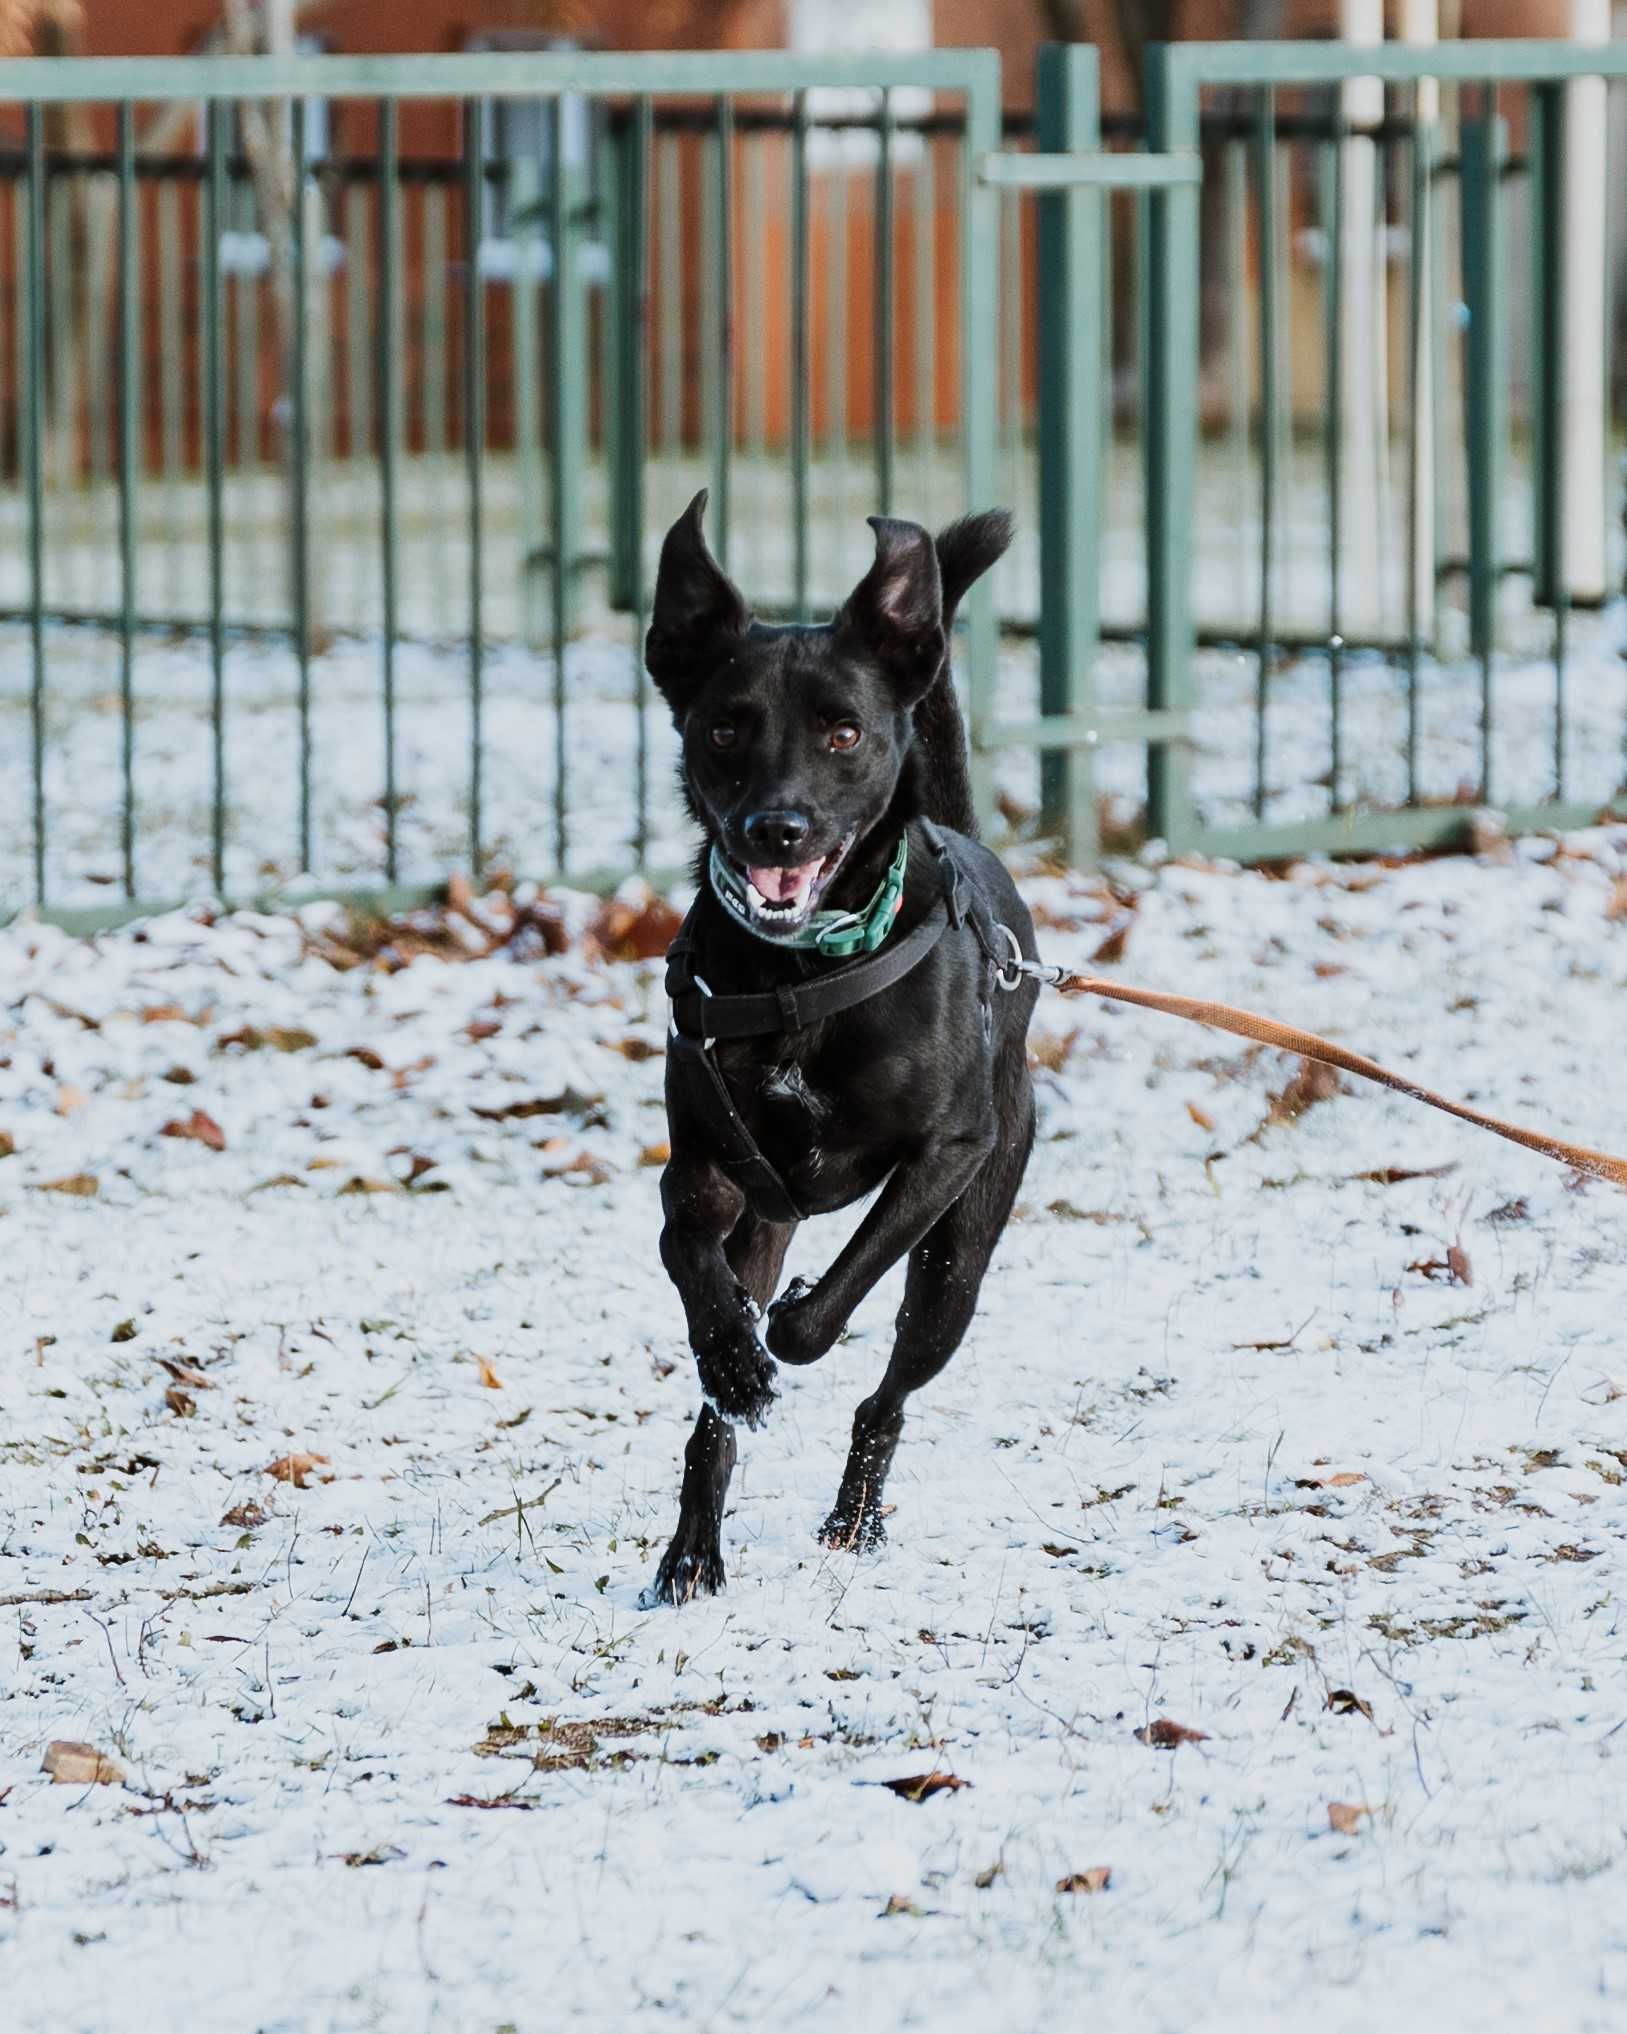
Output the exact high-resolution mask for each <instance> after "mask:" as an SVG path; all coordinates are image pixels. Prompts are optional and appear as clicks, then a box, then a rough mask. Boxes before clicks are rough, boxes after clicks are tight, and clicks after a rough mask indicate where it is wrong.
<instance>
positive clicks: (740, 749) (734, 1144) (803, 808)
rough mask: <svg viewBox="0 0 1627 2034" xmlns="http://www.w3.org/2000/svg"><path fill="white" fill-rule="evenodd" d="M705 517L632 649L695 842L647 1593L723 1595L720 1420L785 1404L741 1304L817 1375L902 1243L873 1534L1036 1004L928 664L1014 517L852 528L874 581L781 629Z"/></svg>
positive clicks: (946, 706) (674, 1074)
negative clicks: (680, 1452) (674, 1336)
mask: <svg viewBox="0 0 1627 2034" xmlns="http://www.w3.org/2000/svg"><path fill="white" fill-rule="evenodd" d="M705 506H706V496H705V494H704V493H702V494H699V495H697V496H696V497H695V500H694V501H693V502H692V503H691V504H690V506H689V509H688V511H687V512H686V513H685V514H684V515H683V516H682V517H681V518H680V519H679V520H678V522H677V523H675V524H674V525H673V527H672V529H671V530H670V531H669V532H668V535H667V538H666V542H665V544H664V546H663V547H662V552H661V566H660V574H659V577H658V579H657V583H656V589H655V603H654V607H653V610H652V616H651V627H650V631H649V637H648V640H647V643H646V650H645V654H646V661H647V663H648V666H649V670H650V674H651V676H652V677H653V678H654V680H655V682H656V684H657V686H658V687H659V688H660V690H661V692H662V694H663V696H664V697H665V699H666V700H667V703H668V704H669V705H670V706H671V708H672V713H673V718H674V720H675V721H676V723H677V726H678V730H679V733H680V735H681V736H682V739H683V781H684V790H685V794H686V796H687V798H688V801H689V805H690V809H691V811H692V812H693V813H694V816H695V818H696V819H697V821H698V822H699V823H700V826H701V827H702V829H703V831H704V833H705V837H706V844H705V847H704V849H703V851H702V858H701V862H700V866H699V880H700V895H699V897H698V899H697V902H696V904H695V907H694V909H693V911H692V912H691V913H690V916H689V918H688V920H687V921H686V923H685V925H684V928H683V931H682V932H681V933H680V935H679V938H678V939H677V941H676V942H675V943H674V946H673V949H672V952H671V955H670V956H669V965H668V990H669V993H670V994H671V996H672V999H673V1025H672V1035H671V1038H670V1040H669V1055H668V1063H667V1115H668V1120H669V1124H670V1132H671V1148H672V1157H671V1160H670V1162H669V1163H668V1165H667V1168H666V1171H665V1173H664V1174H663V1175H662V1180H661V1200H662V1206H663V1208H664V1210H665V1215H666V1224H665V1227H664V1228H663V1230H662V1233H661V1258H662V1262H663V1263H664V1264H665V1265H666V1268H667V1272H668V1274H669V1276H670V1277H671V1279H672V1282H673V1283H674V1285H676V1286H677V1288H678V1292H679V1296H680V1297H681V1299H682V1300H683V1304H684V1312H685V1314H686V1315H687V1317H688V1326H689V1340H690V1346H691V1347H692V1348H693V1350H694V1352H695V1360H696V1363H697V1365H698V1367H699V1371H700V1383H701V1390H702V1392H703V1393H704V1394H705V1399H706V1403H705V1405H704V1406H703V1407H702V1409H701V1413H700V1417H699V1419H698V1421H697V1422H696V1426H695V1431H694V1433H693V1435H692V1436H691V1438H690V1441H689V1443H688V1446H687V1447H686V1449H685V1451H684V1478H683V1494H682V1498H681V1501H680V1509H679V1517H678V1530H677V1532H676V1534H675V1535H674V1537H673V1541H672V1544H671V1546H670V1547H669V1548H668V1549H667V1552H666V1555H665V1557H664V1558H663V1560H662V1562H661V1565H660V1568H659V1570H658V1571H657V1574H656V1577H655V1580H654V1582H653V1583H652V1584H651V1586H650V1588H649V1589H648V1590H647V1591H646V1592H645V1601H646V1603H647V1604H654V1603H658V1602H671V1603H679V1602H683V1601H684V1600H685V1599H686V1598H688V1597H690V1596H692V1595H694V1594H696V1593H697V1592H707V1593H710V1592H712V1591H714V1590H716V1589H719V1588H721V1587H722V1585H723V1579H724V1576H723V1559H722V1554H721V1551H720V1548H719V1544H718V1530H719V1525H720V1523H721V1520H722V1516H723V1503H724V1498H725V1495H726V1493H727V1491H728V1487H729V1477H730V1475H731V1473H732V1472H733V1469H734V1464H735V1436H734V1423H735V1422H736V1421H739V1420H744V1421H745V1422H746V1424H747V1425H748V1426H756V1425H758V1424H759V1423H760V1422H761V1420H762V1419H763V1416H764V1415H765V1414H766V1412H767V1411H768V1408H769V1406H770V1404H771V1403H772V1402H773V1398H774V1388H773V1378H774V1365H773V1363H772V1362H771V1361H770V1360H769V1356H768V1355H766V1354H765V1353H764V1349H763V1345H762V1342H760V1341H759V1339H758V1330H757V1322H758V1320H759V1319H760V1318H761V1310H762V1309H763V1308H764V1307H767V1308H768V1322H767V1333H766V1340H767V1345H768V1350H769V1352H771V1354H772V1355H773V1356H776V1357H778V1358H779V1360H780V1361H781V1362H782V1363H812V1362H814V1361H815V1360H816V1359H817V1358H818V1357H821V1356H823V1355H824V1354H825V1352H826V1351H827V1350H828V1349H829V1348H830V1347H831V1346H832V1345H833V1343H834V1342H835V1341H836V1339H837V1337H838V1336H839V1335H840V1334H841V1332H842V1330H843V1328H844V1326H845V1325H846V1322H847V1320H848V1317H849V1315H850V1314H851V1313H852V1311H853V1309H854V1308H855V1307H856V1306H857V1305H858V1303H859V1301H860V1300H862V1299H863V1298H864V1296H865V1294H866V1293H867V1292H869V1290H870V1289H871V1287H872V1286H873V1285H874V1284H875V1283H876V1281H877V1280H878V1279H879V1278H880V1277H881V1276H882V1275H883V1273H885V1272H886V1271H887V1270H888V1269H889V1268H890V1267H891V1266H892V1265H893V1264H895V1263H896V1262H897V1261H898V1259H899V1258H900V1257H902V1256H904V1255H905V1254H906V1252H907V1253H908V1255H909V1273H908V1280H907V1283H906V1287H905V1293H904V1303H903V1306H902V1307H901V1308H900V1310H899V1314H898V1320H897V1334H896V1339H895V1341H894V1344H893V1351H892V1357H891V1360H890V1361H889V1363H888V1365H887V1371H886V1375H885V1376H884V1377H883V1378H882V1380H881V1384H880V1386H879V1387H878V1389H877V1390H876V1391H875V1392H874V1393H873V1395H872V1396H871V1397H869V1398H867V1399H866V1400H865V1401H864V1403H863V1404H862V1405H861V1406H860V1407H859V1409H858V1412H857V1413H856V1415H855V1416H854V1421H853V1446H852V1452H851V1453H850V1455H849V1457H848V1462H847V1469H846V1473H845V1474H844V1475H843V1478H842V1483H841V1488H840V1490H839V1492H838V1493H837V1498H836V1503H835V1506H834V1508H833V1509H832V1511H831V1514H830V1516H829V1517H828V1518H827V1519H826V1521H825V1523H824V1525H823V1527H822V1528H821V1531H820V1538H821V1539H822V1540H823V1541H824V1543H825V1544H826V1545H827V1546H831V1547H871V1546H874V1545H875V1544H876V1543H877V1542H878V1541H880V1540H881V1539H882V1537H883V1526H882V1491H883V1487H884V1485H885V1481H886V1476H887V1471H888V1468H889V1466H890V1464H891V1462H892V1457H893V1452H894V1450H895V1448H896V1447H897V1445H898V1437H899V1433H900V1431H901V1429H902V1427H903V1423H904V1401H905V1399H906V1398H908V1396H909V1395H910V1393H911V1392H912V1391H917V1390H919V1388H920V1387H921V1386H922V1385H923V1384H925V1383H926V1382H927V1381H928V1380H929V1379H930V1378H932V1377H935V1376H936V1375H937V1373H938V1372H939V1371H940V1370H941V1369H942V1368H943V1366H944V1365H945V1364H946V1363H947V1362H948V1361H949V1358H950V1357H951V1356H952V1355H953V1354H954V1352H955V1349H956V1348H957V1347H958V1345H959V1343H960V1340H961V1337H962V1336H963V1335H964V1334H965V1332H966V1329H967V1327H968V1325H969V1324H970V1322H971V1318H972V1314H973V1312H974V1310H975V1308H976V1305H977V1295H978V1290H979V1287H980V1286H981V1284H982V1280H983V1274H984V1271H985V1270H986V1269H987V1266H988V1262H989V1258H990V1256H991V1255H992V1253H993V1250H994V1246H995V1244H996V1243H997V1242H998V1240H999V1237H1000V1232H1001V1230H1002V1228H1003V1227H1004V1225H1005V1221H1006V1218H1007V1216H1008V1215H1009V1214H1010V1212H1011V1205H1012V1202H1013V1200H1014V1199H1015V1198H1016V1193H1017V1187H1018V1184H1019V1182H1020V1180H1021V1179H1022V1175H1023V1168H1024V1166H1025V1165H1026V1164H1027V1161H1028V1153H1029V1149H1030V1147H1031V1145H1032V1143H1033V1135H1034V1094H1033V1086H1032V1083H1031V1081H1030V1079H1029V1074H1028V1063H1027V1053H1026V1048H1025V1039H1026V1034H1027V1030H1028V1020H1029V1017H1030V1015H1031V1014H1032V1011H1033V1007H1034V1001H1035V997H1036V995H1037V990H1036V987H1035V984H1034V982H1033V980H1032V979H1031V978H1030V977H1026V976H1023V975H1021V973H1020V971H1018V970H1017V969H1016V968H1015V967H1014V965H1013V963H1014V961H1015V960H1016V959H1017V958H1018V957H1019V956H1023V957H1027V958H1029V959H1032V958H1033V957H1034V935H1033V927H1032V924H1031V923H1030V920H1029V916H1028V913H1027V911H1026V910H1025V909H1024V907H1023V904H1022V901H1021V899H1020V898H1019V897H1018V895H1017V892H1016V889H1015V887H1014V886H1013V884H1012V882H1011V879H1010V877H1009V876H1008V875H1007V873H1006V871H1005V870H1004V868H1002V866H1001V865H1000V863H999V861H998V860H997V859H996V858H995V857H994V855H993V854H991V853H990V852H989V850H988V849H987V848H985V847H982V846H980V845H979V844H978V843H977V841H976V840H975V839H974V838H973V835H974V833H975V819H974V816H973V810H972V798H971V785H970V780H969V775H968V770H967V760H966V742H965V734H964V731H963V729H962V726H961V720H960V713H959V710H958V707H957V705H956V702H955V696H954V691H953V687H952V682H951V679H950V673H949V652H948V644H949V625H950V622H951V621H952V620H953V617H954V612H955V608H956V606H957V604H958V602H959V601H960V598H961V596H962V595H963V594H964V593H965V591H966V589H967V587H969V586H970V585H971V584H972V582H973V580H975V579H976V578H977V577H978V575H979V574H980V573H982V572H984V571H986V570H987V569H988V567H989V566H990V565H992V564H993V563H994V561H995V560H996V559H997V558H998V557H999V556H1000V554H1001V552H1002V551H1004V549H1005V548H1006V545H1007V544H1008V543H1009V542H1010V538H1011V523H1010V518H1009V517H1008V516H1006V515H1004V514H1003V513H990V514H985V515H977V516H967V517H965V518H963V519H962V520H961V521H959V522H957V523H954V524H952V525H951V526H950V527H949V528H948V529H947V530H945V531H944V532H943V533H942V535H940V536H939V537H938V538H937V540H936V542H934V540H933V539H932V537H931V536H929V535H928V533H927V532H926V531H925V530H923V529H921V528H919V527H918V526H917V525H916V524H914V523H907V522H899V521H894V520H892V519H891V518H887V517H881V516H873V517H871V519H870V520H871V527H872V528H873V529H874V530H875V533H876V557H875V563H874V564H873V565H872V566H871V568H870V570H869V572H868V573H867V574H866V575H865V577H864V579H863V580H862V581H861V582H860V584H859V585H858V586H857V587H856V588H855V589H854V591H853V593H852V594H851V596H850V597H849V598H848V600H847V602H846V603H845V605H844V606H843V607H842V608H841V610H840V611H839V612H838V613H837V614H836V616H835V617H834V619H833V620H832V621H830V622H829V623H828V624H826V625H824V626H821V627H778V626H770V625H768V624H765V623H762V622H758V621H755V620H754V619H753V618H752V617H751V615H750V614H749V613H748V612H747V609H746V605H745V602H744V601H743V599H742V598H741V596H740V594H739V592H738V591H737V590H736V588H735V587H734V585H733V584H732V583H731V582H730V580H729V579H728V578H727V577H726V576H725V574H724V573H723V571H722V570H721V568H720V567H719V566H718V564H717V562H716V560H715V559H714V558H713V557H712V555H711V552H710V551H709V550H708V549H707V545H706V539H705V537H704V535H703V534H702V529H701V517H702V513H703V511H704V509H705ZM1007 928H1009V931H1008V930H1007ZM848 956H857V957H848ZM865 956H868V957H865ZM833 957H835V958H833ZM1002 991H1009V993H1002ZM877 1188H880V1189H881V1191H880V1194H879V1195H878V1197H877V1199H876V1201H875V1204H874V1205H873V1206H872V1207H871V1208H870V1210H869V1211H868V1213H867V1214H866V1215H865V1217H864V1219H863V1221H862V1222H861V1223H860V1224H859V1227H858V1229H857V1230H856V1231H855V1233H854V1235H853V1236H852V1238H851V1240H850V1241H849V1242H848V1243H847V1244H846V1246H845V1247H844V1248H843V1249H842V1251H841V1252H840V1253H839V1254H838V1256H837V1258H836V1260H835V1262H834V1263H833V1264H832V1265H831V1266H830V1268H829V1269H828V1270H827V1271H826V1272H825V1274H824V1276H823V1277H822V1278H820V1279H819V1280H818V1281H817V1282H816V1283H815V1284H813V1285H806V1284H804V1283H803V1282H802V1281H801V1280H797V1281H795V1282H794V1283H793V1284H792V1285H791V1287H790V1288H789V1289H788V1290H787V1291H786V1292H785V1293H784V1294H783V1295H782V1296H781V1297H780V1298H779V1299H778V1300H775V1301H774V1303H773V1304H772V1305H769V1302H770V1300H771V1299H772V1297H773V1293H774V1290H775V1287H776V1285H777V1284H778V1282H779V1275H780V1269H781V1266H782V1265H783V1263H784V1261H785V1252H786V1246H787V1245H788V1244H789V1242H790V1240H791V1235H792V1231H793V1230H794V1228H795V1226H796V1223H797V1222H798V1221H799V1220H800V1219H801V1218H802V1217H803V1216H806V1215H822V1214H827V1213H830V1212H832V1211H834V1210H835V1209H837V1208H845V1207H847V1206H849V1205H850V1204H851V1203H852V1202H854V1201H857V1200H859V1199H861V1198H862V1197H863V1196H864V1195H866V1194H870V1193H873V1192H875V1191H876V1189H877Z"/></svg>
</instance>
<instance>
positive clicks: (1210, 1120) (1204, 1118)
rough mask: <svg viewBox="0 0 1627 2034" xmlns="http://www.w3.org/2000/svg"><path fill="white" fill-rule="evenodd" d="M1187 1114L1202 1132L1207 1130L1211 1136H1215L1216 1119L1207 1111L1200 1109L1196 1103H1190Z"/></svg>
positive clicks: (1187, 1106)
mask: <svg viewBox="0 0 1627 2034" xmlns="http://www.w3.org/2000/svg"><path fill="white" fill-rule="evenodd" d="M1186 1113H1187V1114H1188V1115H1189V1116H1190V1117H1191V1118H1192V1120H1193V1122H1194V1123H1196V1124H1197V1126H1198V1128H1199V1129H1200V1130H1207V1131H1208V1132H1209V1134H1210V1135H1211V1136H1213V1135H1214V1128H1215V1119H1214V1117H1213V1116H1211V1115H1210V1114H1209V1112H1208V1110H1207V1109H1200V1108H1199V1107H1198V1105H1197V1103H1196V1102H1188V1103H1187V1105H1186Z"/></svg>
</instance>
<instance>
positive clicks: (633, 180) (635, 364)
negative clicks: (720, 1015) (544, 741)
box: [620, 92, 733, 867]
mask: <svg viewBox="0 0 1627 2034" xmlns="http://www.w3.org/2000/svg"><path fill="white" fill-rule="evenodd" d="M633 117H634V139H633V145H632V147H631V149H630V150H629V152H628V157H627V168H628V174H627V178H626V180H625V182H624V184H623V186H622V191H621V200H622V260H623V262H624V263H625V264H626V266H627V269H628V271H629V274H630V277H631V283H632V288H631V291H630V295H631V298H632V304H631V309H632V314H633V315H632V318H631V320H630V329H629V331H628V332H627V333H626V335H625V337H624V338H623V339H622V341H621V342H620V343H621V344H622V345H623V346H624V347H625V349H626V371H625V373H624V376H623V380H622V400H623V402H624V403H625V404H626V411H625V413H624V415H623V417H622V424H621V428H622V430H623V431H624V432H625V433H626V436H627V441H628V443H629V444H630V445H631V446H632V448H633V453H632V457H631V459H630V461H629V466H628V473H629V479H630V483H631V484H630V487H629V490H628V495H627V513H628V515H629V517H630V518H631V521H632V541H631V544H630V546H629V548H628V565H629V568H630V569H629V578H628V586H627V594H628V608H629V610H630V611H631V614H632V617H633V710H634V712H635V713H636V714H637V716H638V725H637V728H636V729H635V732H634V741H635V756H634V767H635V770H636V773H637V783H636V786H635V807H634V819H633V857H634V859H635V860H636V861H637V862H638V864H639V865H640V867H642V866H643V865H644V864H645V863H646V862H647V861H648V860H649V855H650V727H649V719H650V710H649V709H650V694H649V673H648V672H647V671H646V670H645V668H644V605H645V600H644V454H645V449H646V446H647V444H648V440H649V383H648V379H647V376H646V373H645V363H646V361H647V360H648V358H649V354H648V346H649V333H650V236H649V163H650V150H651V146H652V137H653V134H654V126H655V114H654V108H653V106H652V103H651V100H650V95H649V93H648V92H643V93H640V95H639V97H638V98H637V99H636V100H635V101H634V113H633ZM726 315H727V316H728V319H729V323H730V327H731V329H732V325H733V312H732V308H730V309H728V310H727V311H726ZM724 428H725V433H727V430H728V414H727V411H725V416H724Z"/></svg>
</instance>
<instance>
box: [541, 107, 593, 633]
mask: <svg viewBox="0 0 1627 2034" xmlns="http://www.w3.org/2000/svg"><path fill="white" fill-rule="evenodd" d="M586 114H587V103H586V101H585V100H583V99H581V98H580V97H575V96H562V97H560V98H558V99H556V100H555V101H554V184H553V191H552V193H551V197H552V208H551V209H552V222H551V224H552V231H551V233H550V236H549V237H550V238H551V239H552V241H553V268H554V273H553V319H552V329H551V331H550V333H549V341H550V344H549V361H548V366H549V372H550V374H551V376H552V377H553V398H554V400H553V405H552V408H553V414H552V416H551V417H550V418H549V420H548V422H549V429H550V434H551V446H550V449H551V451H552V454H553V488H554V495H553V503H552V509H553V525H554V527H553V533H552V534H553V545H554V609H555V621H554V632H555V640H556V643H559V642H562V641H563V639H564V637H566V636H568V635H569V634H570V632H571V630H572V629H573V627H574V626H575V621H576V581H577V574H578V572H579V570H580V567H581V560H582V552H583V549H584V545H583V542H582V477H583V472H584V469H585V467H586V463H587V429H588V317H587V292H586V291H585V290H584V289H583V287H582V262H581V247H582V235H583V233H584V232H585V231H586V227H587V210H588V206H587V188H586V182H585V175H584V173H585V170H586V166H587V165H586V157H585V152H579V151H578V150H576V149H575V148H573V147H572V146H571V136H570V134H569V132H568V129H569V126H570V122H571V119H572V116H573V115H574V116H578V117H580V118H582V119H584V120H585V118H586ZM561 654H563V652H561Z"/></svg>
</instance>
